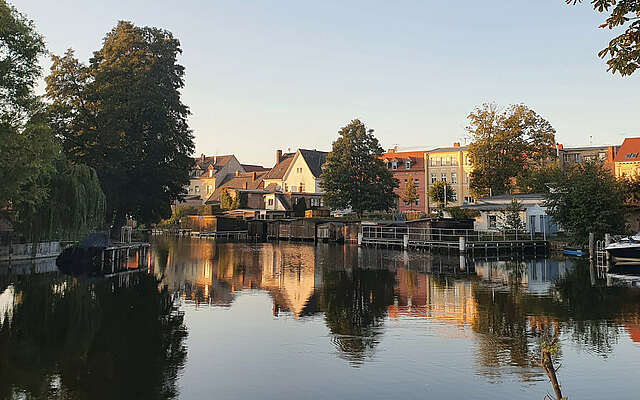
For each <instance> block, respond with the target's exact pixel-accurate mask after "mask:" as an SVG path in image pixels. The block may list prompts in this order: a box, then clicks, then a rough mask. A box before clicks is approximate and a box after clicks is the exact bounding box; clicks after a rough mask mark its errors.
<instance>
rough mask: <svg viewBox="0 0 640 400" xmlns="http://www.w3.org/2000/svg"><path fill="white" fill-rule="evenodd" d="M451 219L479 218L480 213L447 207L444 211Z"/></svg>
mask: <svg viewBox="0 0 640 400" xmlns="http://www.w3.org/2000/svg"><path fill="white" fill-rule="evenodd" d="M444 210H445V211H446V212H447V213H448V214H449V216H450V217H451V218H453V219H474V218H476V217H479V216H480V211H478V210H470V209H467V208H460V207H458V206H456V207H447V208H445V209H444Z"/></svg>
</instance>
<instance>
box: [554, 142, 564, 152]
mask: <svg viewBox="0 0 640 400" xmlns="http://www.w3.org/2000/svg"><path fill="white" fill-rule="evenodd" d="M556 148H557V149H558V150H562V149H563V148H564V146H563V145H562V143H556Z"/></svg>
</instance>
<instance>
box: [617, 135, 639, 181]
mask: <svg viewBox="0 0 640 400" xmlns="http://www.w3.org/2000/svg"><path fill="white" fill-rule="evenodd" d="M613 161H614V164H615V165H614V169H615V175H616V177H618V178H627V177H640V137H636V138H626V139H625V140H624V142H622V146H620V150H618V154H616V157H615V159H614V160H613Z"/></svg>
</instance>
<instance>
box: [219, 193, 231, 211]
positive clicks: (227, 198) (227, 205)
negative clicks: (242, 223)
mask: <svg viewBox="0 0 640 400" xmlns="http://www.w3.org/2000/svg"><path fill="white" fill-rule="evenodd" d="M220 208H221V209H223V210H233V208H234V207H233V197H231V194H230V193H229V190H227V189H222V191H221V192H220Z"/></svg>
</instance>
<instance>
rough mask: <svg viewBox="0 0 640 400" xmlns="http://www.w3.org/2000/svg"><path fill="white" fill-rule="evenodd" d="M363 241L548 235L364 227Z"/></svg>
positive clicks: (512, 238)
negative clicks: (406, 236) (406, 237)
mask: <svg viewBox="0 0 640 400" xmlns="http://www.w3.org/2000/svg"><path fill="white" fill-rule="evenodd" d="M361 233H362V239H363V240H364V241H376V242H378V241H379V242H398V243H402V242H403V240H404V237H405V235H408V236H409V242H410V243H415V242H458V241H459V240H460V237H463V238H464V240H465V242H467V243H470V242H514V241H532V240H533V241H538V240H539V241H545V240H546V235H542V236H540V235H536V234H533V233H529V232H523V231H513V230H512V231H507V230H505V231H479V230H473V229H446V228H408V227H403V226H377V225H370V226H369V225H362V226H361Z"/></svg>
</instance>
